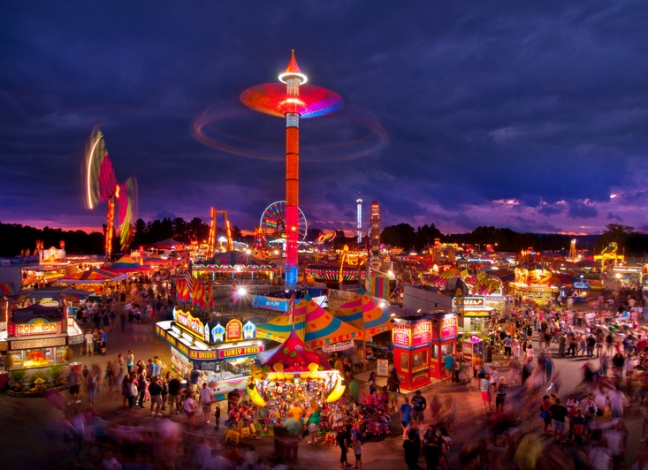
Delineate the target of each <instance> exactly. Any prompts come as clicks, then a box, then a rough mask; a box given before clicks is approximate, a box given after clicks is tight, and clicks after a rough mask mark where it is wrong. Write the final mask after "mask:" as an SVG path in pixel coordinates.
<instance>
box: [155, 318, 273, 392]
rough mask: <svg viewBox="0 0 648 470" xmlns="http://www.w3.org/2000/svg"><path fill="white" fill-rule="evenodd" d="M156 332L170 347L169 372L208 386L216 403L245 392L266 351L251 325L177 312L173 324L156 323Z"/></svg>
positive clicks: (196, 383) (232, 320)
mask: <svg viewBox="0 0 648 470" xmlns="http://www.w3.org/2000/svg"><path fill="white" fill-rule="evenodd" d="M155 332H156V334H157V335H158V336H159V337H160V338H162V339H164V340H165V341H166V342H167V343H169V345H170V346H171V368H172V369H173V370H174V371H175V372H177V373H178V374H179V375H180V376H182V377H186V378H189V379H190V380H191V381H193V383H194V384H195V385H197V386H198V387H200V386H202V383H203V382H207V384H208V386H209V388H210V389H211V390H212V392H213V393H214V394H216V395H217V398H218V399H225V397H224V396H218V395H225V394H227V393H229V392H231V391H233V390H243V389H244V388H245V385H246V383H247V379H248V377H249V375H250V368H251V367H252V365H253V364H254V360H255V358H256V356H257V354H258V353H260V352H262V351H263V350H264V349H265V345H264V343H263V341H260V340H258V339H256V326H255V325H254V323H252V322H250V321H248V322H246V323H245V324H243V323H242V322H241V321H240V320H238V319H236V318H233V319H231V320H229V321H227V322H226V323H223V324H221V323H220V322H205V321H203V320H201V319H200V318H196V317H194V316H192V314H191V313H190V312H184V311H182V310H178V309H175V310H174V311H173V320H172V321H162V322H158V323H157V324H156V327H155Z"/></svg>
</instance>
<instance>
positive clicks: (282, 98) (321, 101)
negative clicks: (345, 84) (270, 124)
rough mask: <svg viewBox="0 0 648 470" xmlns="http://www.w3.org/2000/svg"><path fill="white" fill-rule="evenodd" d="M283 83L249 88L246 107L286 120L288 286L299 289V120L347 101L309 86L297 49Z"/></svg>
mask: <svg viewBox="0 0 648 470" xmlns="http://www.w3.org/2000/svg"><path fill="white" fill-rule="evenodd" d="M279 81H280V82H281V83H283V84H285V88H284V87H283V86H282V85H281V84H280V83H267V84H265V85H258V86H255V87H252V88H248V89H247V90H245V91H244V92H243V93H242V94H241V101H242V102H243V104H245V105H246V106H249V107H250V108H252V109H254V110H256V111H260V112H262V113H266V114H270V115H272V116H277V117H282V118H284V117H285V119H286V219H285V220H286V258H285V267H284V275H285V282H284V286H285V287H284V288H285V290H287V291H292V290H295V289H297V285H298V281H297V280H298V274H299V253H298V247H299V246H298V245H299V241H298V236H297V235H298V232H299V230H298V222H299V122H300V119H301V118H303V119H306V118H312V117H317V116H322V115H324V114H328V113H330V112H333V111H336V110H337V109H340V108H341V107H342V106H343V105H344V101H343V100H342V98H341V97H340V96H339V95H338V94H337V93H334V92H332V91H330V90H327V89H325V88H321V87H315V86H312V85H305V84H306V82H307V81H308V77H307V76H306V75H305V74H303V73H302V71H301V70H300V68H299V65H298V64H297V61H296V60H295V50H294V49H293V50H292V56H291V58H290V62H289V63H288V68H286V71H285V72H283V73H282V74H280V75H279Z"/></svg>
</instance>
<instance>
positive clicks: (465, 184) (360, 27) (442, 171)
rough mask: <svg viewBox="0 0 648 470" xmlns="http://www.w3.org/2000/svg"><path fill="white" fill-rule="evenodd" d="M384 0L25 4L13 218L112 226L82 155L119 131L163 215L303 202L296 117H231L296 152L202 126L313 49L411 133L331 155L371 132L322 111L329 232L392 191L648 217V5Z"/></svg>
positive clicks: (7, 132) (7, 49)
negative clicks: (200, 130)
mask: <svg viewBox="0 0 648 470" xmlns="http://www.w3.org/2000/svg"><path fill="white" fill-rule="evenodd" d="M365 3H366V2H352V3H349V2H342V1H339V0H334V1H330V2H325V3H322V2H314V1H309V2H304V3H299V4H294V2H287V1H285V2H284V1H281V0H279V1H278V2H276V3H274V4H273V5H265V4H264V5H261V6H259V5H257V4H253V3H252V2H249V1H243V2H236V3H231V4H226V5H225V4H221V3H218V2H216V3H214V2H211V3H210V2H199V4H192V5H189V6H186V5H182V6H181V5H177V4H173V3H168V4H163V5H159V6H158V8H156V10H155V12H154V13H151V11H150V9H149V8H147V7H146V6H144V5H129V6H128V7H125V6H119V5H117V6H114V5H109V4H101V3H100V4H94V3H93V4H89V3H88V4H85V3H82V4H76V3H75V4H69V5H68V4H65V5H58V6H56V7H53V6H52V5H50V4H49V3H46V2H42V4H41V5H40V7H39V8H33V7H32V6H31V5H29V6H28V5H22V4H18V3H16V4H9V3H6V2H5V3H4V4H2V5H0V54H1V56H2V57H3V62H2V70H3V73H2V74H0V140H1V141H2V143H3V145H2V147H1V148H0V181H2V186H1V187H0V220H2V221H8V222H14V221H15V222H20V221H21V220H24V219H25V218H26V217H27V216H26V214H28V219H29V220H41V221H42V222H43V224H44V223H47V224H49V225H54V224H56V223H59V224H68V225H67V226H70V224H71V225H72V226H74V225H78V226H84V227H86V226H97V227H98V228H100V227H101V224H102V223H103V222H104V220H105V210H104V208H103V206H101V207H99V208H97V210H95V211H92V212H89V211H86V210H85V209H84V208H83V204H82V200H81V192H82V191H81V181H80V175H79V168H80V166H81V162H82V160H83V151H84V147H85V143H86V140H87V138H88V136H89V134H90V131H91V129H92V127H93V126H95V125H96V124H102V130H103V132H104V134H105V136H106V143H107V146H108V149H109V152H110V158H111V160H112V162H113V166H114V169H115V173H116V175H117V179H118V180H119V181H123V180H124V179H126V178H127V177H129V176H135V177H137V179H138V183H139V192H140V207H139V213H140V215H141V216H142V217H145V218H154V217H157V216H158V215H159V214H167V215H174V216H179V217H184V218H186V219H190V218H192V217H195V216H196V214H203V218H207V216H208V213H209V207H211V206H214V207H217V208H219V209H222V210H228V211H229V213H231V218H232V221H233V223H235V224H236V225H238V226H239V227H240V228H243V229H247V230H252V229H253V228H254V226H255V225H256V224H258V220H259V217H260V215H261V213H262V211H263V209H264V208H265V207H266V206H267V205H269V204H270V203H272V202H274V201H277V200H282V199H285V165H284V164H283V162H282V161H281V159H282V156H283V155H284V152H285V142H284V138H285V123H284V122H283V120H282V119H276V118H272V117H270V116H266V115H262V114H254V113H252V112H250V113H248V114H241V115H240V116H238V117H236V118H234V117H228V116H224V117H223V119H222V120H221V121H219V124H218V126H216V127H215V128H213V129H212V131H213V132H220V133H222V134H228V135H229V137H230V140H231V141H232V142H235V143H237V144H240V145H246V146H253V147H254V148H259V149H263V151H264V152H267V153H268V154H272V155H273V156H276V160H275V161H265V160H252V159H248V158H244V157H240V156H238V155H232V154H227V153H224V152H223V151H219V150H216V149H213V148H211V147H206V146H205V145H203V144H202V143H200V142H198V141H197V140H196V139H195V138H194V137H193V136H192V134H191V123H192V122H193V120H194V119H195V118H196V116H198V115H199V114H200V113H202V112H203V111H204V110H205V109H207V108H208V107H210V106H211V105H213V104H214V103H218V102H222V101H227V100H229V102H230V103H232V104H233V106H239V103H238V96H239V94H240V92H241V91H242V90H244V89H245V88H247V87H250V86H252V85H256V84H261V83H265V82H271V81H275V80H276V77H277V75H278V73H279V72H280V71H281V70H283V69H284V68H285V67H286V65H287V61H288V55H289V50H290V49H291V48H296V54H297V60H298V61H299V64H300V66H301V68H302V70H303V71H304V72H305V73H306V74H308V76H309V79H310V82H311V83H312V84H314V85H318V86H324V87H327V88H330V89H332V90H334V91H336V92H339V93H341V94H342V95H343V96H344V98H345V100H346V101H347V103H348V104H349V106H350V108H351V107H357V108H360V109H363V110H366V111H367V112H369V113H370V114H371V115H372V116H374V117H375V118H376V119H377V120H378V121H379V122H380V123H381V125H382V126H383V127H384V129H385V131H386V133H387V135H388V137H389V143H388V145H387V146H386V147H384V148H382V149H380V151H378V152H376V153H375V154H373V155H371V156H368V157H365V158H360V159H356V160H348V161H346V160H345V161H326V160H318V161H316V162H313V161H312V160H313V154H312V153H309V149H311V151H312V152H323V153H324V154H326V152H327V151H328V150H329V149H330V148H334V146H335V145H337V144H339V143H340V142H343V141H345V139H349V140H353V141H354V142H359V143H362V142H364V141H365V139H369V138H370V132H369V130H367V129H365V128H363V127H362V126H357V125H354V122H353V121H352V120H350V119H349V116H348V115H345V114H343V113H340V114H339V115H338V116H336V117H334V118H332V119H325V118H318V119H313V120H303V121H302V123H301V126H300V130H301V138H302V164H301V166H300V185H301V186H300V187H301V191H300V205H301V207H302V209H303V210H304V212H305V213H306V214H307V218H308V220H309V221H313V223H316V224H318V225H320V228H323V229H333V228H337V227H352V226H353V223H354V215H355V204H354V201H355V198H356V197H357V194H358V192H361V194H362V197H363V199H365V201H372V200H377V201H379V202H380V204H381V207H382V209H383V216H384V219H383V220H384V225H386V224H390V225H391V224H396V223H400V222H406V223H410V224H412V225H413V226H416V225H422V224H424V223H436V225H437V226H438V227H439V228H440V229H441V230H443V231H455V230H456V231H462V230H472V229H474V228H475V227H476V226H478V225H500V224H501V225H504V224H506V225H508V226H510V227H511V228H513V229H516V230H540V231H551V230H554V229H557V228H560V229H562V230H566V231H578V230H580V228H579V227H580V226H581V225H582V223H581V222H582V219H587V225H588V226H590V227H591V229H588V230H589V231H591V233H599V232H600V231H601V230H602V229H603V228H604V227H605V225H606V223H608V221H609V220H621V219H623V220H624V221H625V222H626V223H628V224H630V225H634V226H640V225H641V224H642V223H643V219H644V210H643V207H645V205H646V203H648V193H647V192H646V191H644V190H642V189H632V190H630V189H628V188H642V187H645V186H646V183H648V177H647V176H646V175H648V164H647V163H645V162H646V158H645V155H646V154H645V149H646V148H647V147H648V146H647V144H648V142H647V141H646V137H645V132H644V127H645V122H646V119H647V118H648V89H647V88H646V87H645V77H646V76H647V75H648V62H646V61H645V60H644V58H645V44H647V43H648V32H646V31H645V30H646V28H645V27H644V18H645V17H646V15H647V14H648V5H646V4H643V3H640V2H617V3H614V4H608V3H601V2H587V3H582V4H578V5H573V4H567V3H564V2H543V3H542V4H527V3H524V2H521V3H520V2H518V3H511V4H500V5H498V4H495V5H491V4H483V5H482V4H476V5H470V6H467V5H463V4H461V3H438V2H431V3H422V4H420V5H417V8H416V9H412V8H411V7H408V6H406V5H403V6H396V7H394V6H387V5H383V4H381V3H380V2H378V3H376V4H372V7H371V11H370V14H368V13H367V8H366V7H367V5H366V4H365ZM314 145H316V146H317V148H314V147H313V146H314ZM610 194H618V197H617V198H614V199H612V200H611V199H610ZM494 201H495V202H494ZM507 201H515V203H508V202H507ZM366 207H368V206H366ZM368 212H369V211H368V210H366V211H365V213H366V214H368ZM610 214H612V216H611V217H610ZM47 219H53V220H47ZM367 219H368V215H367ZM533 221H535V222H533ZM62 226H63V225H62Z"/></svg>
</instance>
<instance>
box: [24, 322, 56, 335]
mask: <svg viewBox="0 0 648 470" xmlns="http://www.w3.org/2000/svg"><path fill="white" fill-rule="evenodd" d="M60 332H61V323H60V322H48V321H46V320H45V319H44V318H34V319H32V320H30V321H29V322H28V323H23V324H16V336H32V335H56V334H59V333H60Z"/></svg>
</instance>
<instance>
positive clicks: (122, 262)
mask: <svg viewBox="0 0 648 470" xmlns="http://www.w3.org/2000/svg"><path fill="white" fill-rule="evenodd" d="M104 269H105V270H106V271H110V272H114V273H130V272H142V271H153V268H152V267H151V266H148V265H143V264H139V263H138V262H137V261H135V260H134V259H133V258H131V257H130V256H128V255H124V256H122V257H121V258H119V259H118V260H117V261H115V262H114V263H113V264H111V265H110V266H105V267H104Z"/></svg>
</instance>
